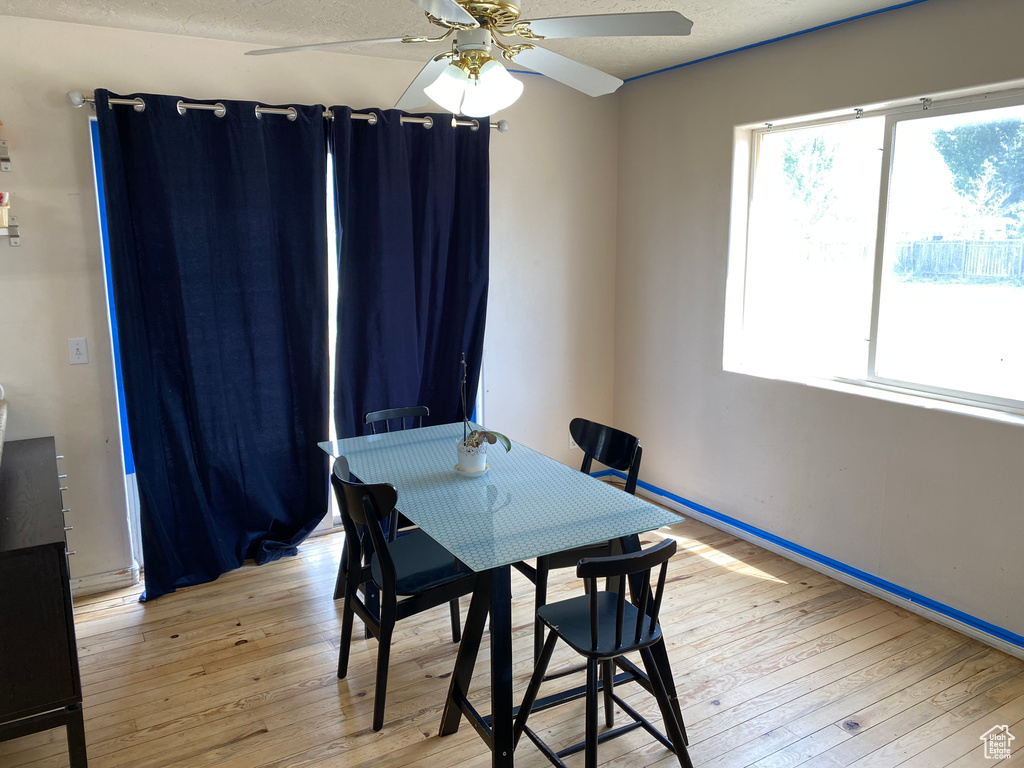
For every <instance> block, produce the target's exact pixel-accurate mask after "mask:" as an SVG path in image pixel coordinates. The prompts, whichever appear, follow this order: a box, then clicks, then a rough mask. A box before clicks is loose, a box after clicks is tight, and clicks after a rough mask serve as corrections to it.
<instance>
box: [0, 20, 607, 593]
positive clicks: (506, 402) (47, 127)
mask: <svg viewBox="0 0 1024 768" xmlns="http://www.w3.org/2000/svg"><path fill="white" fill-rule="evenodd" d="M249 47H251V46H247V45H242V44H235V43H227V42H219V41H213V40H206V39H197V38H186V37H179V36H171V35H158V34H150V33H140V32H128V31H123V30H117V29H111V28H103V27H88V26H78V25H71V24H63V23H55V22H43V21H35V20H30V19H20V18H14V17H9V16H0V51H3V59H4V62H5V63H4V71H3V77H2V78H0V120H2V121H3V123H4V125H3V128H0V134H2V136H3V137H4V138H5V139H8V140H9V141H10V144H11V154H12V156H13V161H14V170H13V172H11V173H4V174H3V175H2V176H0V187H2V188H3V189H5V190H9V191H11V192H12V194H13V198H12V200H13V202H12V205H13V211H14V214H15V215H17V216H18V218H19V222H20V224H21V228H22V245H21V247H20V248H9V247H8V246H7V244H6V241H0V383H2V384H3V385H4V387H5V388H6V389H7V397H8V399H9V401H10V415H9V422H8V430H7V439H8V440H15V439H19V438H25V437H34V436H38V435H49V434H52V435H55V436H56V438H57V445H58V448H59V450H60V451H61V452H63V453H64V455H65V456H66V457H67V458H66V461H65V463H64V465H65V469H66V471H67V472H68V474H69V475H70V477H69V485H70V491H69V492H68V493H67V494H66V496H67V502H68V504H69V505H70V507H71V508H72V515H70V516H69V518H70V521H71V522H73V524H74V531H72V532H71V533H70V534H69V539H70V546H71V548H73V549H75V550H77V552H78V554H77V556H76V557H75V558H72V571H73V574H74V575H75V576H76V577H79V578H81V577H89V576H94V575H97V574H105V573H110V572H115V571H118V570H121V569H124V568H126V567H128V566H130V564H131V557H130V545H129V538H128V532H127V525H126V522H125V521H126V502H125V498H124V489H123V481H122V464H121V449H120V441H119V437H118V432H117V410H116V400H115V393H114V383H113V372H112V362H111V350H110V343H109V332H108V327H107V318H106V304H105V297H104V286H103V271H102V258H101V255H100V249H99V232H98V227H97V221H96V206H95V196H94V192H93V179H92V167H91V159H90V148H89V130H88V112H87V110H73V109H71V108H70V107H68V106H67V104H66V103H65V101H64V95H65V93H66V92H67V91H68V90H76V89H77V90H82V91H85V92H90V91H91V90H92V89H94V88H99V87H103V88H109V89H111V90H113V91H116V92H121V93H128V92H132V91H148V92H153V93H168V94H179V95H182V96H186V97H189V98H197V99H207V98H225V99H252V100H260V101H264V102H268V103H288V102H298V103H324V104H338V103H340V104H348V105H351V106H354V107H368V106H383V107H389V106H391V105H393V104H394V103H395V101H396V100H397V99H398V97H399V95H400V94H401V93H402V91H403V90H404V88H405V86H406V85H407V84H408V83H409V81H410V80H411V79H412V77H413V76H414V75H415V73H416V71H417V69H418V65H417V64H415V63H411V62H406V61H388V60H384V59H376V58H368V57H356V56H344V55H340V54H331V53H297V54H292V55H288V56H277V57H259V58H252V57H249V58H246V57H244V56H243V55H242V53H243V52H244V51H245V50H246V49H247V48H249ZM616 115H617V112H616V109H615V98H614V97H606V98H604V99H600V100H591V99H588V98H586V97H584V96H577V95H576V94H574V93H572V92H571V91H569V90H568V89H565V88H562V87H560V86H557V85H556V84H553V83H551V82H548V81H545V80H543V79H541V78H538V77H529V78H528V79H527V88H526V92H525V95H524V96H523V98H522V99H521V101H520V102H519V103H518V104H516V105H515V106H514V107H513V108H512V109H510V110H508V111H507V113H506V114H504V115H502V116H503V117H507V118H508V119H509V120H510V121H511V123H512V131H511V132H510V133H507V134H504V135H498V134H493V135H492V150H491V155H492V165H493V183H492V189H493V191H492V198H491V200H492V209H493V212H494V213H493V219H494V225H493V228H492V229H493V236H492V249H491V263H492V274H493V276H492V282H491V293H490V298H491V301H490V315H489V323H488V332H487V350H488V356H487V358H486V359H485V365H486V366H487V376H488V379H487V382H488V392H487V400H486V410H487V420H488V423H489V424H490V425H491V426H493V427H494V428H496V429H500V430H502V431H505V432H508V433H509V434H510V435H512V436H514V437H515V438H517V439H519V440H522V441H523V442H526V443H527V444H529V445H531V446H533V447H536V448H538V449H540V450H544V451H546V452H548V453H551V454H552V455H554V456H558V457H560V458H568V457H569V452H568V449H567V445H566V440H565V438H564V437H563V434H564V433H565V429H566V428H565V425H566V424H567V423H568V420H569V418H570V417H571V416H573V415H576V412H575V410H574V408H575V405H576V404H577V403H582V404H585V406H586V407H587V408H588V409H589V411H588V412H592V413H594V417H595V418H610V415H611V408H612V389H611V385H612V374H611V370H612V353H611V347H610V345H606V344H605V343H604V342H605V341H606V339H607V338H608V337H610V335H611V332H612V321H611V304H612V300H613V298H612V297H613V288H614V286H613V280H614V261H615V224H616V222H615V193H616V189H615V182H614V179H615V164H616V159H615V158H616V140H617V138H616V137H617V124H616ZM410 129H411V130H421V129H419V128H418V127H416V128H414V127H410ZM555 136H562V137H563V138H557V139H555V138H553V137H555ZM538 182H541V183H538ZM579 182H582V183H579ZM581 273H584V274H582V275H581ZM592 297H597V298H598V299H599V300H600V302H601V304H602V305H603V306H605V307H607V312H605V313H604V314H602V315H600V316H599V317H598V318H597V321H596V322H595V323H588V322H586V319H585V318H584V311H583V310H584V308H585V307H586V306H587V304H588V302H589V301H590V300H591V298H592ZM75 336H86V337H88V339H89V351H90V363H89V365H82V366H73V367H72V366H70V365H68V360H67V342H66V339H67V338H68V337H75ZM582 382H587V391H586V393H585V394H583V395H581V396H580V397H579V398H578V399H574V398H573V396H572V394H571V392H569V389H570V387H572V386H574V385H576V384H581V383H582ZM524 403H525V405H524Z"/></svg>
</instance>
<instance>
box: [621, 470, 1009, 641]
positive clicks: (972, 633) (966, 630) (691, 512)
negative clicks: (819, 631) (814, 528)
mask: <svg viewBox="0 0 1024 768" xmlns="http://www.w3.org/2000/svg"><path fill="white" fill-rule="evenodd" d="M636 492H637V495H640V496H645V497H647V498H649V499H652V500H654V501H657V502H658V503H659V504H661V505H662V506H665V507H668V508H669V509H672V510H675V511H676V512H679V513H680V514H682V515H683V516H684V517H692V518H693V519H694V520H699V521H700V522H702V523H705V524H707V525H710V526H711V527H712V528H717V529H718V530H720V531H726V532H728V533H731V534H732V535H733V536H736V537H737V538H740V539H743V540H744V541H749V542H750V543H751V544H756V545H757V546H759V547H762V548H764V549H767V550H768V551H770V552H774V553H775V554H777V555H782V556H783V557H785V558H787V559H788V560H792V561H793V562H796V563H800V564H801V565H805V566H807V567H808V568H810V569H811V570H814V571H817V572H818V573H823V574H825V575H826V576H829V577H831V578H833V579H835V580H836V581H840V582H842V583H843V584H848V585H849V586H851V587H855V588H857V589H859V590H861V591H862V592H867V593H868V594H869V595H874V596H875V597H878V598H880V599H882V600H885V601H886V602H887V603H892V604H893V605H895V606H897V607H899V608H902V609H903V610H906V611H910V612H911V613H916V614H917V615H918V616H923V617H924V618H926V619H928V620H929V621H934V622H935V623H936V624H941V625H942V626H944V627H949V628H950V629H954V630H956V631H957V632H960V633H961V634H963V635H967V636H968V637H971V638H974V639H975V640H979V641H981V642H983V643H985V644H986V645H990V646H992V647H993V648H997V649H998V650H1000V651H1002V652H1003V653H1008V654H1010V655H1011V656H1015V657H1016V658H1018V659H1024V648H1021V647H1020V646H1017V645H1014V644H1012V643H1008V642H1006V641H1005V640H1003V639H1002V638H999V637H996V636H995V635H990V634H989V633H988V632H985V631H983V630H980V629H978V628H977V627H973V626H971V625H970V624H965V623H963V622H961V621H957V620H956V619H954V618H952V617H950V616H946V615H945V614H943V613H939V612H938V611H934V610H932V609H931V608H928V607H927V606H923V605H920V604H918V603H915V602H913V601H911V600H907V599H906V598H903V597H900V596H899V595H894V594H893V593H892V592H889V591H887V590H885V589H881V588H879V587H877V586H875V585H874V584H870V583H868V582H866V581H863V580H861V579H858V578H857V577H856V576H853V575H851V574H849V573H846V572H844V571H840V570H837V569H835V568H830V567H829V566H827V565H825V564H824V563H819V562H818V561H816V560H812V559H811V558H809V557H804V556H803V555H801V554H800V553H799V552H794V551H792V550H791V549H787V548H786V547H783V546H779V545H778V544H776V543H775V542H772V541H768V540H766V539H762V538H761V537H760V536H757V535H756V534H754V533H751V532H750V531H747V530H744V529H742V528H738V527H736V526H732V525H729V524H728V523H726V522H723V521H721V520H718V519H716V518H714V517H711V516H709V515H705V514H703V513H702V512H700V511H699V510H696V509H693V508H692V507H688V506H686V505H685V504H680V503H679V502H677V501H674V500H672V499H670V498H667V497H665V496H662V495H661V494H658V493H654V492H652V491H648V490H647V489H646V488H640V487H637V489H636Z"/></svg>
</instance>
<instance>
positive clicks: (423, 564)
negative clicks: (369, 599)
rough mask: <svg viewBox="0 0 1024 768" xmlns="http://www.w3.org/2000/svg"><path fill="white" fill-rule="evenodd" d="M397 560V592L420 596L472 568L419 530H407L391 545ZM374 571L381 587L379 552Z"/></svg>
mask: <svg viewBox="0 0 1024 768" xmlns="http://www.w3.org/2000/svg"><path fill="white" fill-rule="evenodd" d="M388 549H389V550H390V552H391V559H392V560H394V562H395V593H396V594H398V595H418V594H420V593H421V592H426V591H427V590H430V589H433V588H434V587H439V586H441V585H442V584H444V583H446V582H449V581H452V580H453V579H457V578H461V577H462V576H466V575H468V574H471V573H472V571H471V570H470V569H469V568H468V567H466V565H465V564H463V563H462V561H461V560H458V559H457V558H456V557H454V556H453V555H452V553H451V552H449V551H448V550H447V549H445V548H444V547H442V546H441V545H440V544H438V543H437V542H436V541H435V540H434V539H433V538H431V537H430V536H428V535H427V534H426V533H424V532H423V531H421V530H419V529H415V530H411V531H409V532H408V533H404V534H402V535H401V536H399V537H398V538H397V539H395V540H394V541H392V542H391V543H390V544H389V545H388ZM370 570H371V571H372V572H373V580H374V582H376V584H377V586H378V587H383V586H384V577H383V575H382V574H381V570H380V562H379V561H378V559H377V557H376V555H374V556H373V557H372V559H371V560H370Z"/></svg>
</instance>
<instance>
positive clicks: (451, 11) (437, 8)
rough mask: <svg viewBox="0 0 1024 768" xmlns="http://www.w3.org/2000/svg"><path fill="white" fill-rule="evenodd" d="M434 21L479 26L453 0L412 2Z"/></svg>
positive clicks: (414, 0)
mask: <svg viewBox="0 0 1024 768" xmlns="http://www.w3.org/2000/svg"><path fill="white" fill-rule="evenodd" d="M412 1H413V2H414V3H416V5H418V6H419V7H420V8H422V9H423V10H424V11H426V12H427V13H429V14H430V15H431V16H433V17H434V18H435V19H442V20H443V21H454V22H456V23H458V24H472V25H473V26H474V27H478V26H480V25H479V24H478V23H477V20H476V19H474V18H473V16H472V15H471V14H470V13H469V11H467V10H466V9H465V8H463V7H462V6H461V5H459V4H458V3H457V2H455V0H412Z"/></svg>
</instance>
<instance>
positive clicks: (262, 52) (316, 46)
mask: <svg viewBox="0 0 1024 768" xmlns="http://www.w3.org/2000/svg"><path fill="white" fill-rule="evenodd" d="M402 40H403V38H401V37H381V38H377V39H375V40H339V41H337V42H334V43H311V44H310V45H286V46H284V47H283V48H258V49H256V50H255V51H246V52H245V55H246V56H266V55H267V54H268V53H292V52H293V51H318V50H320V49H322V48H345V47H347V46H350V45H352V46H354V45H373V44H375V43H400V42H402Z"/></svg>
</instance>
